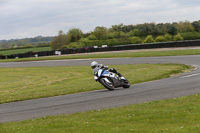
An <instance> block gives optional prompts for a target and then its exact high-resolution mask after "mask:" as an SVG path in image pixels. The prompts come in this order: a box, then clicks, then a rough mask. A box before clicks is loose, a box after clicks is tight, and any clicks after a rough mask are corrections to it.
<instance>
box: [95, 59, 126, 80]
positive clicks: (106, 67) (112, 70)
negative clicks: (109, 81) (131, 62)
mask: <svg viewBox="0 0 200 133" xmlns="http://www.w3.org/2000/svg"><path fill="white" fill-rule="evenodd" d="M91 68H92V69H93V74H95V73H94V72H95V69H102V68H103V69H105V70H108V66H104V64H99V63H98V62H96V61H93V62H92V63H91ZM108 71H109V72H113V73H116V74H117V75H118V76H119V77H120V78H122V75H121V74H120V73H119V72H118V71H117V70H115V69H114V68H110V69H109V70H108ZM123 78H124V77H123Z"/></svg>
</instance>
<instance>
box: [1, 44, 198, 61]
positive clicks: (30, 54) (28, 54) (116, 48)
mask: <svg viewBox="0 0 200 133" xmlns="http://www.w3.org/2000/svg"><path fill="white" fill-rule="evenodd" d="M192 46H200V40H188V41H178V42H162V43H147V44H128V45H117V46H112V47H97V46H96V47H95V46H90V47H86V48H76V49H61V50H52V51H40V52H34V51H30V52H26V53H19V54H12V55H7V57H6V56H0V59H15V58H27V57H36V55H37V56H38V57H40V56H52V55H57V52H56V51H60V54H62V55H63V54H76V53H89V52H105V51H119V50H134V49H152V48H172V47H192Z"/></svg>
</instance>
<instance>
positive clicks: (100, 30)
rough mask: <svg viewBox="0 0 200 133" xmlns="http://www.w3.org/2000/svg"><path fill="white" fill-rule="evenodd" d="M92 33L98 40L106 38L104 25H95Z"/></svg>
mask: <svg viewBox="0 0 200 133" xmlns="http://www.w3.org/2000/svg"><path fill="white" fill-rule="evenodd" d="M92 35H94V36H96V37H97V39H99V40H105V39H107V38H108V29H107V28H106V27H100V26H97V27H96V28H95V29H94V31H93V32H92Z"/></svg>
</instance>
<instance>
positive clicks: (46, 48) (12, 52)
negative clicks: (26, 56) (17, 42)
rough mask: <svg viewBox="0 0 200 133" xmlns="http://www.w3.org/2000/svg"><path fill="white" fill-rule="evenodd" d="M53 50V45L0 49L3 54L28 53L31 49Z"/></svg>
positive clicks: (36, 50)
mask: <svg viewBox="0 0 200 133" xmlns="http://www.w3.org/2000/svg"><path fill="white" fill-rule="evenodd" d="M49 50H51V47H38V48H24V49H13V50H4V51H0V54H3V55H11V54H17V53H26V52H29V51H35V52H38V51H49Z"/></svg>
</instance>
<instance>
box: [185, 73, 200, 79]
mask: <svg viewBox="0 0 200 133" xmlns="http://www.w3.org/2000/svg"><path fill="white" fill-rule="evenodd" d="M197 75H200V73H195V74H191V75H187V76H183V77H181V78H189V77H193V76H197Z"/></svg>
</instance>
